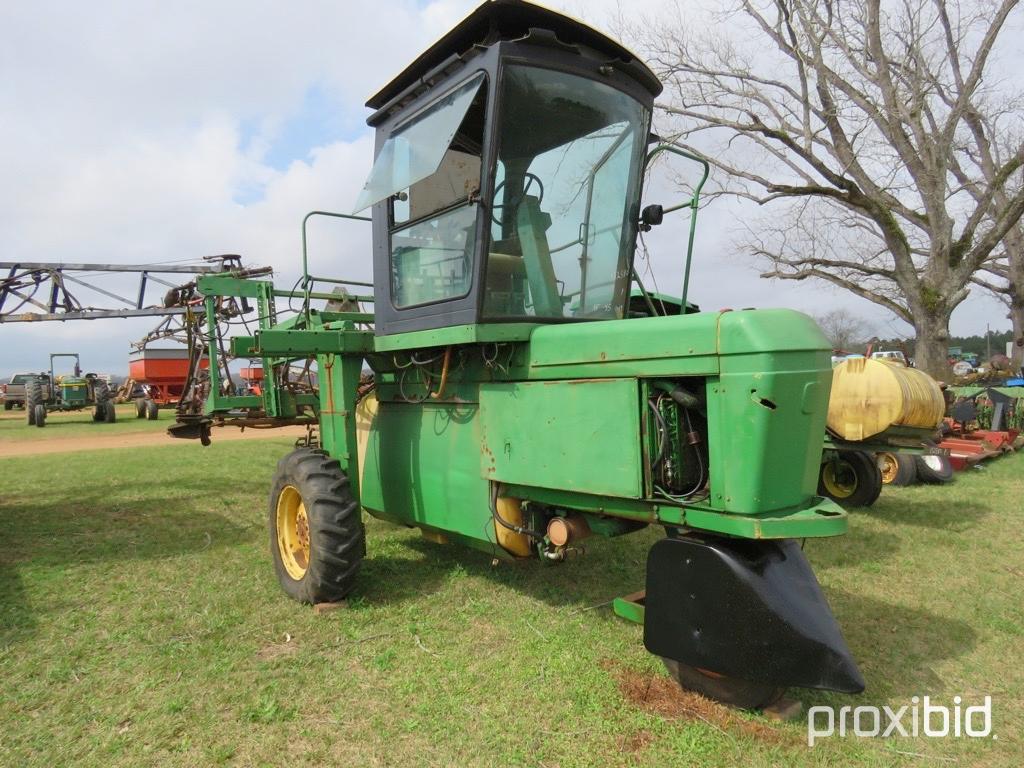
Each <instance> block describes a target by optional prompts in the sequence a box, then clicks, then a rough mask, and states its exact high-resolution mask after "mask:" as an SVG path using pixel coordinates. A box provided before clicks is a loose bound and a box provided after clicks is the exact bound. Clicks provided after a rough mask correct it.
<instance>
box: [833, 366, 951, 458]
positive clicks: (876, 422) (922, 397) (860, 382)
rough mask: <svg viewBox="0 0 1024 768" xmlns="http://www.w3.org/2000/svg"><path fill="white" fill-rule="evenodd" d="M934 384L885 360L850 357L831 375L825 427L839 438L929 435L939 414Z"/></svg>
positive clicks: (941, 407) (921, 374) (938, 391)
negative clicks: (890, 434) (919, 433)
mask: <svg viewBox="0 0 1024 768" xmlns="http://www.w3.org/2000/svg"><path fill="white" fill-rule="evenodd" d="M945 410H946V403H945V400H944V399H943V397H942V390H941V389H939V385H938V383H937V382H936V381H935V379H933V378H932V377H931V376H929V375H928V374H927V373H924V372H922V371H919V370H917V369H915V368H907V367H906V366H904V365H900V364H899V363H893V362H890V361H888V360H879V359H871V358H866V357H855V358H849V359H847V360H844V361H843V362H842V363H840V364H839V365H838V366H837V367H836V368H835V370H833V372H832V396H831V397H830V398H829V403H828V428H829V429H830V430H831V431H832V432H834V433H835V434H836V435H838V436H839V437H840V438H842V439H843V440H867V439H869V438H873V437H877V436H879V435H882V436H885V435H886V433H897V432H898V433H900V434H903V435H911V434H913V432H918V431H920V432H921V433H923V434H922V435H921V436H922V437H926V436H930V435H931V434H932V433H933V432H935V430H936V429H938V427H939V424H940V423H941V422H942V417H943V415H944V414H945Z"/></svg>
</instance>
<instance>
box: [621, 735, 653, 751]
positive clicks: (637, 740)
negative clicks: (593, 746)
mask: <svg viewBox="0 0 1024 768" xmlns="http://www.w3.org/2000/svg"><path fill="white" fill-rule="evenodd" d="M652 741H654V734H653V733H651V732H650V731H645V730H639V731H637V732H636V733H632V734H630V735H629V736H619V738H618V739H616V742H617V743H618V746H619V751H620V752H627V753H629V754H633V755H635V754H636V753H637V752H640V751H642V750H643V748H644V747H646V746H647V745H648V744H650V743H651V742H652Z"/></svg>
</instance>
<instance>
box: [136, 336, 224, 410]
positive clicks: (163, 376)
mask: <svg viewBox="0 0 1024 768" xmlns="http://www.w3.org/2000/svg"><path fill="white" fill-rule="evenodd" d="M199 366H200V367H201V368H203V369H207V368H209V367H210V360H209V358H207V357H203V358H202V360H200V361H199ZM128 375H129V376H130V377H131V378H132V379H134V380H135V381H136V382H137V383H138V384H143V385H145V387H146V391H147V393H148V395H147V397H144V398H141V397H140V398H138V399H136V401H135V415H136V416H137V417H138V418H140V419H141V418H147V419H150V420H156V419H157V417H158V412H159V409H160V408H173V407H174V406H176V405H177V404H178V401H179V400H180V399H181V394H182V392H183V391H184V389H185V380H186V379H187V378H188V350H187V349H143V350H142V351H140V352H136V353H134V354H133V356H132V357H131V359H129V361H128Z"/></svg>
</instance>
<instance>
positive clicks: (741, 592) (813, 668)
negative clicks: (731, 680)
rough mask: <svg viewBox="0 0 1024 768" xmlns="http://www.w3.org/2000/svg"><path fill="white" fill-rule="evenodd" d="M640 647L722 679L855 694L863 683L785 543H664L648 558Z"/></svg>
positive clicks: (797, 554) (803, 564)
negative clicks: (723, 677)
mask: <svg viewBox="0 0 1024 768" xmlns="http://www.w3.org/2000/svg"><path fill="white" fill-rule="evenodd" d="M644 645H645V646H646V647H647V650H648V651H650V652H651V653H653V654H655V655H658V656H665V657H667V658H670V659H675V660H676V661H679V662H682V663H683V664H688V665H690V666H693V667H698V668H700V669H704V670H707V671H709V672H714V673H717V674H721V675H728V676H730V677H736V678H740V679H742V680H751V681H754V682H764V683H772V684H775V685H779V686H797V687H800V688H826V689H829V690H833V691H842V692H843V693H860V692H861V691H863V690H864V679H863V678H862V677H861V674H860V670H859V669H857V664H856V662H855V661H854V660H853V657H852V656H851V655H850V649H849V648H847V647H846V641H845V640H844V639H843V635H842V633H841V632H840V631H839V625H838V624H837V623H836V620H835V618H834V617H833V616H832V611H831V610H830V609H829V607H828V602H827V601H826V600H825V595H824V594H822V591H821V587H820V586H819V585H818V580H817V579H816V578H815V577H814V572H813V571H812V570H811V566H810V563H808V562H807V558H806V557H804V553H803V552H802V551H801V549H800V546H799V545H798V544H797V543H796V542H795V541H794V540H792V539H782V540H778V539H777V540H752V539H726V538H719V537H710V536H700V537H697V536H681V537H679V538H668V539H663V540H662V541H659V542H658V543H656V544H655V545H654V546H653V547H651V551H650V554H649V555H648V557H647V599H646V601H645V612H644Z"/></svg>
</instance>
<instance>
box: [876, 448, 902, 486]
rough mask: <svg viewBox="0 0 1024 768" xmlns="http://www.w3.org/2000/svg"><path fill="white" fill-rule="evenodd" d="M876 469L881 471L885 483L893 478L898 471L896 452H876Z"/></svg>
mask: <svg viewBox="0 0 1024 768" xmlns="http://www.w3.org/2000/svg"><path fill="white" fill-rule="evenodd" d="M878 469H879V470H880V471H881V472H882V482H883V483H885V484H886V485H888V484H889V483H891V482H892V481H893V480H895V479H896V473H897V472H899V469H900V465H899V462H897V460H896V454H893V453H880V454H878Z"/></svg>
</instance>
